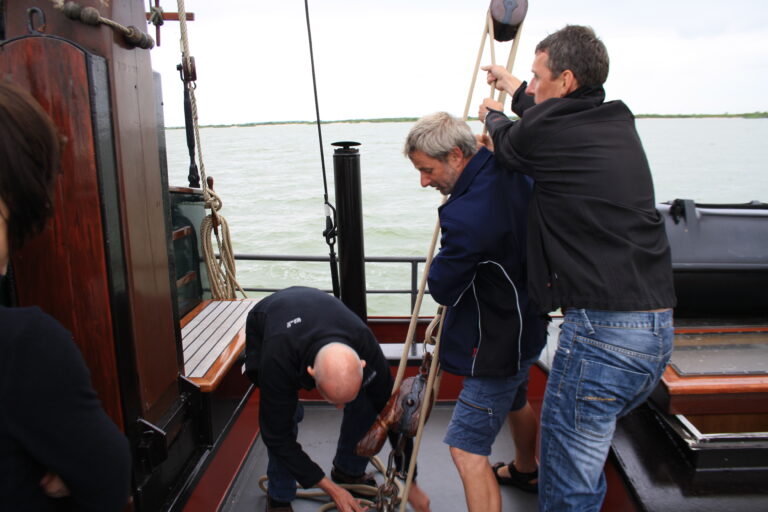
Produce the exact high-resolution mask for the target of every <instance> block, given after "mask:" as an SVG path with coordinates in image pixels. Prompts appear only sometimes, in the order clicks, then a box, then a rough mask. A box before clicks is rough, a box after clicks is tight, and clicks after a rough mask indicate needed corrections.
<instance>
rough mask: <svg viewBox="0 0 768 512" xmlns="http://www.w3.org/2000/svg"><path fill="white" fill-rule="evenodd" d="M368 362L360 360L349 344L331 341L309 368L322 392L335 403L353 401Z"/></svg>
mask: <svg viewBox="0 0 768 512" xmlns="http://www.w3.org/2000/svg"><path fill="white" fill-rule="evenodd" d="M363 368H365V361H361V360H360V357H358V355H357V352H355V351H354V350H353V349H352V348H351V347H350V346H348V345H345V344H343V343H338V342H334V343H329V344H327V345H325V346H324V347H323V348H321V349H320V350H319V351H318V352H317V355H316V356H315V363H314V366H310V367H309V368H307V371H308V372H309V374H310V375H311V376H312V377H313V378H314V379H315V385H316V386H317V390H318V391H319V392H320V394H321V395H322V396H323V398H325V399H326V400H327V401H329V402H330V403H332V404H335V405H344V404H346V403H349V402H351V401H352V400H354V399H355V397H356V396H357V393H358V392H359V391H360V385H361V383H362V381H363Z"/></svg>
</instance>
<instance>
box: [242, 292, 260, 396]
mask: <svg viewBox="0 0 768 512" xmlns="http://www.w3.org/2000/svg"><path fill="white" fill-rule="evenodd" d="M264 317H265V313H264V312H263V311H262V310H261V309H260V308H259V305H256V306H255V307H254V308H253V309H251V311H250V312H249V313H248V317H247V319H246V321H245V374H246V375H247V376H248V378H249V379H250V380H251V382H253V383H254V384H256V385H257V386H258V385H259V371H258V370H259V362H260V361H261V346H262V344H263V341H264Z"/></svg>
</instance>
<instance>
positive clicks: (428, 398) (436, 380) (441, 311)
mask: <svg viewBox="0 0 768 512" xmlns="http://www.w3.org/2000/svg"><path fill="white" fill-rule="evenodd" d="M521 31H522V21H521V22H520V25H519V28H518V29H517V32H516V34H515V40H514V43H513V44H512V48H511V49H510V54H509V58H508V59H507V70H508V71H510V72H511V71H512V66H513V65H514V61H515V54H516V53H517V47H518V42H519V40H520V33H521ZM488 35H490V36H491V37H490V41H489V42H490V55H491V61H492V64H495V62H496V53H495V50H494V43H493V41H494V39H495V38H494V27H493V18H492V17H491V13H490V10H489V11H488V13H487V15H486V16H485V24H484V27H483V37H482V39H481V41H480V50H479V52H478V55H477V61H476V63H475V68H474V72H473V75H472V77H473V78H472V83H471V84H470V89H469V95H468V97H467V102H466V106H465V109H464V121H466V120H467V119H468V114H469V105H470V102H471V99H472V94H473V92H474V87H475V83H476V82H477V73H478V71H479V69H480V59H481V58H482V55H483V49H484V48H485V41H486V38H487V37H488ZM494 95H495V87H494V85H491V97H494ZM500 101H502V102H503V101H504V95H501V96H500ZM447 199H448V197H447V196H446V197H444V198H443V203H445V201H446V200H447ZM439 236H440V219H439V217H438V219H437V222H436V224H435V229H434V232H433V234H432V241H431V243H430V246H429V252H428V253H427V260H426V263H425V264H424V273H423V274H422V279H421V282H420V284H419V292H418V294H417V297H416V303H415V305H414V308H413V312H412V314H411V322H410V325H409V326H408V334H407V336H406V341H405V344H404V346H403V354H402V356H401V359H400V366H399V367H398V370H397V377H396V378H395V384H394V386H393V392H394V391H395V390H397V389H398V388H399V387H400V384H401V383H402V380H403V376H404V374H405V366H406V364H407V358H408V352H409V351H410V347H411V344H412V343H413V336H414V334H415V332H416V324H417V322H418V315H419V310H420V309H421V303H422V299H423V297H424V291H425V288H426V283H427V276H428V275H429V267H430V266H431V264H432V259H433V257H434V254H435V248H436V246H437V239H438V237H439ZM446 310H447V309H446V307H445V306H442V305H441V306H439V307H438V309H437V312H436V313H435V317H434V318H433V320H432V322H431V323H430V325H429V327H428V328H427V332H426V334H425V339H424V345H425V346H424V350H425V352H426V345H427V343H428V341H429V340H430V339H431V338H432V336H431V333H432V331H433V330H434V329H437V335H436V336H435V338H434V349H433V351H432V356H433V359H432V365H431V367H430V371H429V377H428V381H427V387H426V394H425V396H424V400H423V402H422V409H421V415H420V418H419V427H418V429H417V431H416V439H415V440H414V443H413V455H412V457H411V464H410V467H409V468H408V476H407V480H406V484H405V490H404V492H403V501H402V503H401V505H400V512H405V510H406V504H407V501H408V494H409V492H410V488H411V484H412V481H413V471H414V469H415V466H416V458H417V454H418V452H419V446H420V445H421V437H422V433H423V430H424V423H425V421H426V416H427V414H426V413H427V411H428V408H429V407H431V402H432V401H433V400H435V398H436V397H437V393H438V391H439V389H440V377H441V371H440V368H439V363H438V360H439V357H438V355H439V348H440V339H441V337H442V331H443V320H444V319H445V313H446ZM430 393H432V394H431V395H430Z"/></svg>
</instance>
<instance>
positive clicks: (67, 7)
mask: <svg viewBox="0 0 768 512" xmlns="http://www.w3.org/2000/svg"><path fill="white" fill-rule="evenodd" d="M51 3H52V4H53V8H54V9H56V10H58V11H61V12H62V13H64V15H65V16H66V17H67V18H69V19H71V20H75V21H80V22H82V23H85V24H86V25H91V26H94V27H95V26H98V25H107V26H108V27H110V28H111V29H112V30H114V31H116V32H120V33H121V34H123V39H125V42H126V43H128V44H129V45H130V46H134V47H139V48H142V49H144V50H151V49H152V48H154V46H155V40H154V39H152V36H150V35H149V34H147V33H145V32H142V31H141V30H139V29H138V28H136V27H134V26H133V25H129V26H127V27H126V26H123V25H121V24H120V23H118V22H116V21H114V20H111V19H109V18H104V17H102V16H101V13H99V10H98V9H96V8H95V7H83V6H81V5H80V4H78V3H77V2H65V1H64V0H51Z"/></svg>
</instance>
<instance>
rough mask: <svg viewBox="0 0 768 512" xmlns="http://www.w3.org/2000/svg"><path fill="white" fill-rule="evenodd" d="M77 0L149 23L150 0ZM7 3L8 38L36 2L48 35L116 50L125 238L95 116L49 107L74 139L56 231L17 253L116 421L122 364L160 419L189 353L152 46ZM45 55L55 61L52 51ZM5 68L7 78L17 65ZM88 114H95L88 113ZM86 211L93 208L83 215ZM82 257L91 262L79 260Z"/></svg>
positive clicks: (111, 70)
mask: <svg viewBox="0 0 768 512" xmlns="http://www.w3.org/2000/svg"><path fill="white" fill-rule="evenodd" d="M79 3H80V4H81V5H83V6H93V7H96V8H97V9H98V10H99V11H100V13H101V16H103V17H106V18H111V19H114V20H116V21H118V22H119V23H121V24H123V25H126V26H127V25H135V26H137V27H139V28H141V29H142V30H146V26H147V25H146V19H145V14H144V10H145V8H146V3H145V2H143V1H141V0H117V1H109V2H108V1H104V0H101V1H99V0H83V1H80V2H79ZM2 5H3V6H4V9H5V12H4V13H3V17H4V20H5V38H6V39H11V38H14V37H19V36H23V35H26V34H27V33H28V31H27V14H26V10H27V8H29V7H31V6H34V7H38V8H40V9H41V10H42V11H44V13H45V17H46V26H45V29H44V31H45V33H46V34H48V35H56V36H60V37H63V38H66V39H68V40H71V41H73V42H75V43H77V44H78V45H80V46H81V47H83V48H84V49H85V50H87V51H89V52H91V53H93V54H95V55H99V56H102V57H104V58H105V59H106V62H107V64H106V66H107V73H108V89H109V97H110V102H111V121H112V130H113V132H114V137H113V149H114V156H112V157H111V158H113V159H114V162H113V165H114V166H115V168H116V178H117V183H116V188H117V195H118V197H119V209H118V216H117V218H114V219H103V220H104V221H105V222H106V223H109V222H113V223H116V225H117V226H118V228H119V232H120V236H121V239H120V240H104V239H103V238H102V236H100V233H103V231H100V230H101V228H102V227H103V226H102V225H101V224H100V223H99V214H98V211H97V210H98V205H99V204H100V203H99V201H100V199H99V197H98V193H97V188H98V182H97V179H96V176H95V175H94V173H93V169H91V168H90V167H87V168H83V162H85V161H87V154H88V153H89V152H90V153H91V155H92V148H90V147H88V143H89V142H88V141H89V140H91V141H92V140H93V137H92V134H90V133H88V132H87V130H82V129H81V128H80V127H82V126H85V125H87V124H88V123H87V122H86V120H74V119H62V118H61V116H60V115H57V112H51V113H52V114H53V117H54V119H56V122H57V125H58V126H59V127H60V128H62V129H63V130H62V131H63V132H64V133H65V134H66V136H67V137H68V138H69V142H68V144H67V148H66V150H65V158H64V162H63V164H64V168H63V175H62V179H61V180H60V183H59V184H58V188H57V198H56V201H57V203H56V217H55V219H54V221H53V223H52V224H51V229H50V230H49V233H48V234H47V235H46V236H45V237H43V239H41V240H36V241H34V242H33V243H32V244H30V246H29V248H28V250H27V248H25V252H23V253H22V254H19V255H15V256H14V258H15V260H14V268H15V270H16V271H17V273H18V276H19V279H18V281H17V288H18V290H19V296H20V297H19V299H20V302H21V305H25V304H37V305H40V306H41V307H42V308H43V309H44V310H46V311H48V312H49V313H51V314H52V315H53V316H55V317H56V318H57V319H58V320H60V321H61V322H62V323H63V324H64V325H65V326H66V327H67V328H68V329H69V330H70V331H71V332H72V333H73V335H74V338H75V341H76V342H77V343H78V345H79V346H80V347H81V350H82V352H83V355H84V357H85V359H86V362H87V364H88V366H89V367H90V369H91V373H92V380H93V384H94V387H95V388H96V389H97V391H98V392H99V395H100V397H101V399H102V401H103V402H104V405H105V408H106V409H107V411H108V412H109V414H110V415H111V416H112V417H113V419H115V420H116V421H117V422H118V424H123V421H122V418H121V415H120V405H121V400H120V399H119V395H120V390H119V385H118V379H117V374H118V371H120V373H121V375H120V377H121V378H122V379H123V381H124V382H127V383H129V386H127V388H130V387H131V386H130V384H131V383H133V384H135V386H134V389H132V390H129V394H132V395H134V396H123V397H122V405H123V406H124V411H125V412H126V415H127V417H128V419H127V420H126V421H132V420H135V419H136V417H137V416H142V417H144V418H145V419H147V420H148V421H150V422H156V421H158V420H159V418H160V416H162V414H163V413H164V411H165V410H166V409H167V408H168V406H169V405H170V404H171V403H172V402H173V400H175V398H176V397H177V396H178V380H177V379H178V374H179V371H180V357H179V355H178V354H177V350H176V343H177V340H176V336H175V328H174V313H173V305H172V300H171V290H170V282H169V272H168V265H169V261H168V253H167V246H166V233H165V213H164V211H163V188H162V181H161V178H160V164H159V156H158V143H157V133H156V128H155V123H156V113H155V99H154V93H153V91H154V87H153V77H152V73H151V63H150V58H151V57H150V52H149V51H148V50H141V49H133V48H128V47H127V46H126V45H125V44H124V42H123V40H122V36H121V35H119V34H117V33H115V32H113V31H112V30H111V29H110V28H108V27H105V26H99V27H91V26H87V25H84V24H82V23H80V22H75V21H72V20H70V19H68V18H66V17H65V16H64V15H63V14H62V13H61V12H59V11H56V10H55V9H54V8H53V7H52V6H51V3H50V2H48V1H38V2H22V1H18V2H16V1H14V2H3V4H2ZM30 58H32V56H30ZM39 58H41V59H43V60H45V59H46V57H45V55H40V56H39ZM4 73H6V78H7V73H8V71H7V70H6V71H4ZM11 74H12V72H11ZM17 74H18V70H17ZM11 79H12V80H13V77H11ZM28 79H29V82H30V83H37V82H40V81H41V80H46V81H49V82H50V83H51V84H52V85H51V87H53V84H54V83H55V82H56V81H58V82H59V84H64V83H65V82H67V81H71V80H73V79H72V77H70V76H68V75H67V74H61V73H60V72H58V73H57V72H56V70H55V69H54V70H52V71H51V76H49V77H40V76H32V77H29V78H28ZM78 90H82V88H79V89H78ZM86 90H87V88H86ZM63 94H76V92H73V91H70V92H64V93H63ZM43 99H44V98H43ZM44 106H45V105H44ZM72 115H79V114H78V113H73V114H72ZM82 115H83V116H86V117H87V116H88V111H87V110H85V111H84V112H83V113H82ZM102 135H103V134H102ZM91 144H92V142H91ZM107 164H109V162H107ZM88 165H89V166H90V165H91V164H88ZM89 203H90V204H89ZM75 204H76V205H77V206H75ZM85 209H88V213H87V214H85V213H82V214H81V212H84V211H85ZM64 237H67V239H69V240H70V241H68V242H67V241H66V240H65V238H64ZM113 242H119V243H120V244H121V247H122V249H121V252H122V254H119V255H117V258H115V259H113V260H111V261H107V260H106V259H105V255H104V254H103V247H104V246H106V245H107V243H110V244H111V243H113ZM99 245H101V247H102V250H101V252H100V250H99V248H98V246H99ZM107 250H108V249H107ZM17 256H18V257H17ZM107 256H108V255H107ZM78 258H84V259H82V260H79V262H75V261H76V259H78ZM65 262H71V263H72V264H71V265H66V264H65ZM105 265H106V266H105ZM120 266H122V268H119V267H120ZM16 267H18V268H16ZM107 268H110V269H111V271H112V274H111V275H112V276H113V277H114V278H115V279H116V280H117V281H120V280H124V282H112V283H111V284H110V283H108V277H109V274H108V273H107ZM62 273H63V274H67V275H66V276H64V275H61V274H62ZM86 276H89V277H88V278H86ZM108 285H110V286H111V290H112V292H113V293H112V296H111V297H109V299H111V305H112V311H111V315H110V311H108V310H107V308H108V306H107V304H109V303H110V301H108V300H106V299H105V297H104V287H105V286H108ZM82 319H87V321H86V322H83V320H82ZM110 329H111V330H112V332H110ZM126 345H129V346H126ZM116 358H117V362H116V361H115V359H116ZM118 367H119V370H118ZM123 391H125V390H123ZM124 394H125V393H124Z"/></svg>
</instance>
